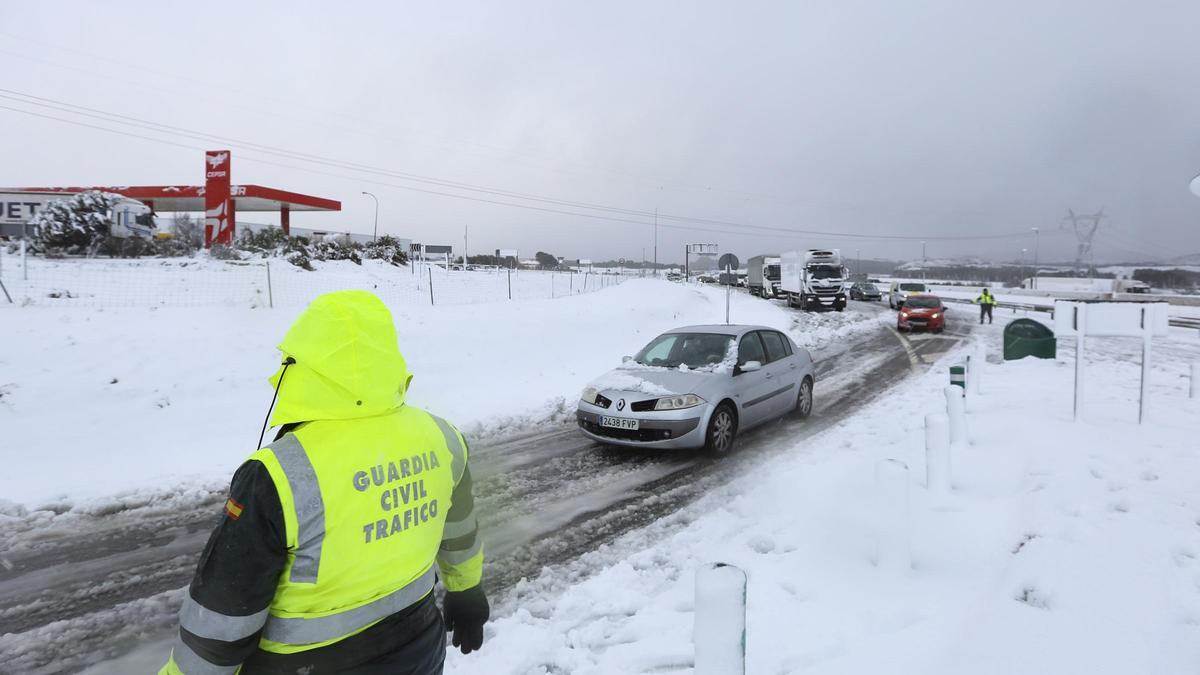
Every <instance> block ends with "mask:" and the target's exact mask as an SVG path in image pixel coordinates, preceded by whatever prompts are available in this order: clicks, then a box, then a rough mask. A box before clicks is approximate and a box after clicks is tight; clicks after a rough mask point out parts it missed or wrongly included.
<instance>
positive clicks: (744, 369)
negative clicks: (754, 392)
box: [738, 361, 762, 373]
mask: <svg viewBox="0 0 1200 675" xmlns="http://www.w3.org/2000/svg"><path fill="white" fill-rule="evenodd" d="M756 370H762V361H747V362H745V363H743V364H742V365H740V366H738V372H739V373H753V372H754V371H756Z"/></svg>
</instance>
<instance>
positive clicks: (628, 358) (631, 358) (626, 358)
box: [621, 356, 633, 363]
mask: <svg viewBox="0 0 1200 675" xmlns="http://www.w3.org/2000/svg"><path fill="white" fill-rule="evenodd" d="M632 360H633V357H632V356H622V357H621V363H629V362H630V361H632Z"/></svg>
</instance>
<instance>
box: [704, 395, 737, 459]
mask: <svg viewBox="0 0 1200 675" xmlns="http://www.w3.org/2000/svg"><path fill="white" fill-rule="evenodd" d="M736 440H737V416H736V415H735V414H734V412H733V408H732V406H730V405H729V404H728V403H722V404H721V405H720V406H717V409H716V410H715V411H713V414H712V417H711V418H709V420H708V435H707V437H706V441H705V443H704V449H705V450H707V451H708V452H710V453H711V454H714V455H728V454H729V453H730V452H731V451H732V450H733V444H734V442H735V441H736Z"/></svg>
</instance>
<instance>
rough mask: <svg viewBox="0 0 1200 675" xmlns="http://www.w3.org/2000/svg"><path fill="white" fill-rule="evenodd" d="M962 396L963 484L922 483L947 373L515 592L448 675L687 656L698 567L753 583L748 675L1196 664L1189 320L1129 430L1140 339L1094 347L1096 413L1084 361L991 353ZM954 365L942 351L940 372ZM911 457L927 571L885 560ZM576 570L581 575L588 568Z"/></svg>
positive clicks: (991, 340) (669, 667) (668, 665)
mask: <svg viewBox="0 0 1200 675" xmlns="http://www.w3.org/2000/svg"><path fill="white" fill-rule="evenodd" d="M1000 329H1001V326H1000V324H997V325H996V326H994V327H988V328H984V329H980V334H982V335H983V336H985V339H986V342H987V345H988V348H989V349H990V351H991V358H992V360H993V362H992V363H991V364H989V365H988V366H987V367H986V369H985V373H984V376H985V379H984V380H983V388H982V394H981V396H979V397H977V398H975V399H973V400H971V401H970V402H969V406H970V414H969V429H970V438H971V440H972V443H971V445H970V446H969V447H967V448H964V449H961V450H956V451H955V452H954V455H953V460H952V462H953V491H952V493H951V494H949V495H945V496H941V495H936V494H930V492H929V491H928V490H926V489H925V478H924V467H925V462H924V439H923V433H924V432H923V418H924V415H925V414H927V413H931V412H937V411H941V410H944V397H943V393H942V389H943V387H944V386H945V384H946V380H947V376H946V370H945V368H944V367H938V368H934V369H933V370H932V371H930V372H928V373H927V374H926V375H924V376H922V377H919V378H915V379H913V380H910V381H909V383H908V384H906V385H904V386H902V387H901V388H899V389H897V390H896V391H894V392H893V393H892V394H891V395H890V396H888V397H887V399H885V400H881V401H879V402H878V403H876V404H873V405H871V406H869V407H867V408H866V409H864V410H861V411H858V413H857V414H856V415H854V416H853V418H852V419H851V420H850V421H848V422H846V423H843V424H841V425H839V426H837V427H835V428H833V429H830V430H829V431H827V432H825V433H824V434H822V435H821V436H819V437H818V438H817V439H816V440H815V441H812V442H809V443H806V444H804V445H801V446H797V447H795V448H793V449H792V450H791V451H790V453H788V454H786V455H784V456H783V457H781V458H779V459H776V460H774V461H771V462H770V463H769V464H766V465H763V466H761V467H759V468H758V470H756V471H754V472H752V473H751V474H750V475H747V476H744V477H741V478H737V479H735V480H733V481H731V482H730V483H729V484H728V485H727V486H726V487H725V488H724V489H722V490H720V491H718V492H715V493H712V494H710V495H708V496H707V497H706V498H704V499H702V500H700V501H699V502H697V503H694V504H693V505H691V506H689V507H687V508H685V509H684V510H683V511H680V512H678V513H676V514H675V515H673V516H671V517H668V518H665V519H663V520H660V521H658V522H656V523H655V524H653V525H652V526H650V527H648V528H645V529H643V530H640V531H637V532H634V533H631V534H629V535H627V536H625V537H624V538H622V539H621V540H619V541H618V542H616V543H615V544H613V545H612V546H610V547H606V548H603V549H601V550H599V551H596V552H594V553H592V554H590V555H586V556H584V557H583V558H581V559H580V560H578V561H576V562H575V563H573V564H571V565H568V566H567V567H566V568H564V569H554V570H549V569H548V570H546V571H544V572H543V574H542V575H541V577H539V578H537V579H531V580H529V581H528V582H526V583H524V584H523V585H522V586H520V587H518V589H517V590H516V591H515V592H514V594H513V596H512V597H511V598H509V599H507V600H506V601H505V607H506V609H507V610H509V611H510V612H511V613H509V614H507V615H506V616H503V617H502V618H500V619H498V620H497V621H494V622H493V623H492V624H490V625H489V628H488V631H487V633H488V641H487V643H486V644H485V647H484V650H483V652H481V653H480V654H473V655H470V656H467V657H462V656H461V655H458V654H456V653H452V654H451V655H450V658H449V665H448V668H447V672H450V673H463V674H468V673H469V674H474V673H480V674H483V673H486V674H488V675H501V674H509V673H511V674H513V675H517V674H520V675H526V674H530V675H532V674H537V675H544V674H547V673H575V674H579V675H582V674H586V673H646V672H656V673H668V672H680V673H685V672H690V670H691V667H692V641H691V629H692V622H693V618H694V615H693V609H694V598H693V596H694V592H693V589H694V574H695V571H696V569H698V568H699V567H701V566H702V565H704V564H707V563H710V562H713V561H722V562H727V563H732V564H736V565H738V566H740V567H742V568H743V569H744V570H746V572H747V573H748V576H749V586H748V589H749V590H748V604H749V611H748V633H747V637H746V644H747V653H748V656H747V658H748V667H747V672H751V673H796V672H806V673H808V672H812V673H867V672H896V673H929V674H940V673H945V674H947V675H949V674H955V675H957V674H959V673H1056V674H1057V673H1114V674H1117V673H1120V674H1127V673H1183V672H1195V668H1196V664H1197V663H1200V640H1198V639H1197V638H1198V637H1200V635H1198V631H1200V628H1198V627H1200V539H1198V538H1197V530H1196V527H1197V523H1200V499H1198V498H1197V496H1196V484H1197V476H1200V447H1197V437H1198V435H1200V434H1198V430H1200V400H1188V399H1187V384H1188V382H1187V378H1186V368H1187V364H1188V363H1190V362H1191V361H1193V360H1196V359H1200V343H1198V342H1197V341H1196V340H1195V336H1194V335H1192V334H1191V333H1190V332H1184V331H1173V332H1172V336H1171V337H1170V338H1168V339H1165V340H1162V341H1160V342H1159V343H1158V344H1157V346H1156V349H1155V352H1156V354H1155V358H1156V363H1157V365H1156V367H1155V369H1154V371H1153V379H1152V383H1151V387H1150V392H1151V396H1152V413H1151V418H1150V421H1149V423H1147V424H1145V425H1141V426H1139V425H1138V424H1137V403H1136V400H1137V399H1136V397H1137V390H1138V385H1137V382H1138V379H1137V378H1138V367H1137V365H1136V364H1137V361H1138V357H1137V354H1138V344H1137V343H1136V342H1135V341H1127V340H1092V341H1091V345H1090V346H1089V349H1091V351H1090V354H1089V363H1088V377H1089V386H1090V389H1089V392H1090V393H1089V396H1088V397H1087V399H1086V401H1085V402H1086V407H1085V410H1086V416H1085V421H1083V422H1081V423H1073V422H1072V421H1071V392H1072V381H1073V380H1072V375H1073V355H1072V354H1071V350H1070V347H1069V345H1067V344H1066V341H1064V343H1063V345H1061V346H1062V347H1064V348H1066V353H1065V354H1060V358H1059V360H1058V361H1038V360H1033V359H1027V360H1024V361H1020V362H1012V363H1003V364H1000V363H999V362H997V361H996V360H995V355H996V353H997V351H998V348H999V332H1000ZM950 360H952V359H947V360H946V362H943V363H942V364H941V365H942V366H945V365H946V364H947V363H948V362H949V361H950ZM887 458H894V459H899V460H901V461H903V462H905V463H906V464H907V465H908V467H909V468H910V484H911V511H910V513H911V519H910V522H911V528H912V536H911V544H912V551H913V560H912V566H911V569H907V570H904V571H888V570H886V569H881V568H880V567H877V566H876V565H875V563H874V556H875V542H876V533H877V531H878V528H879V524H880V523H881V522H883V519H881V515H882V514H883V513H885V512H886V513H889V514H894V513H895V510H896V505H895V504H880V503H878V502H877V501H876V500H875V498H874V497H875V493H876V490H875V486H874V473H875V468H876V466H877V464H878V463H879V462H880V461H881V460H884V459H887ZM579 579H582V581H578V580H579Z"/></svg>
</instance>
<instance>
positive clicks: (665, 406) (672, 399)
mask: <svg viewBox="0 0 1200 675" xmlns="http://www.w3.org/2000/svg"><path fill="white" fill-rule="evenodd" d="M701 403H704V399H702V398H700V397H699V396H697V395H695V394H683V395H682V396H667V397H665V398H660V399H658V402H657V403H655V404H654V409H655V410H683V409H684V408H694V407H696V406H698V405H700V404H701Z"/></svg>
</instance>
